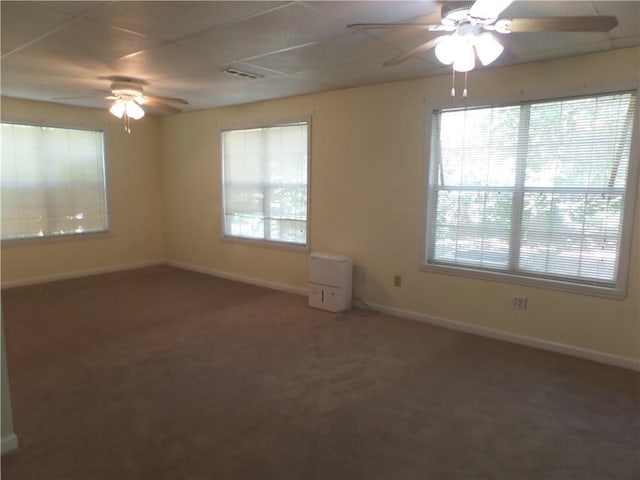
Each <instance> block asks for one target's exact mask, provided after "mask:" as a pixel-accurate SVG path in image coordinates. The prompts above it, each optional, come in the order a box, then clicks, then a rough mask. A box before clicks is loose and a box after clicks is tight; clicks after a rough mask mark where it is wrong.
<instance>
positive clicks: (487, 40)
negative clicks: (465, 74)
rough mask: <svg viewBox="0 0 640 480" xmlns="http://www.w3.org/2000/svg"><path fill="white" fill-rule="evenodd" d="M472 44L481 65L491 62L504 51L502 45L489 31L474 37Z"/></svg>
mask: <svg viewBox="0 0 640 480" xmlns="http://www.w3.org/2000/svg"><path fill="white" fill-rule="evenodd" d="M473 44H474V46H475V47H476V52H477V54H478V58H479V59H480V61H481V62H482V65H489V64H490V63H493V62H494V61H495V60H496V59H497V58H498V57H499V56H500V55H501V54H502V52H503V51H504V47H503V46H502V45H501V44H500V42H498V40H496V39H495V38H494V36H493V35H491V34H490V33H489V32H485V33H481V34H480V35H478V36H477V37H475V39H474V41H473Z"/></svg>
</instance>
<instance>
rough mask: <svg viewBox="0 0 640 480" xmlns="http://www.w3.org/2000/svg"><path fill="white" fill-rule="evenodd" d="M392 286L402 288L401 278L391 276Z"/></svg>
mask: <svg viewBox="0 0 640 480" xmlns="http://www.w3.org/2000/svg"><path fill="white" fill-rule="evenodd" d="M393 286H394V287H401V286H402V277H401V276H400V275H394V276H393Z"/></svg>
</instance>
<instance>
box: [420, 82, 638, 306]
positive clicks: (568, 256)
mask: <svg viewBox="0 0 640 480" xmlns="http://www.w3.org/2000/svg"><path fill="white" fill-rule="evenodd" d="M635 106H636V95H635V93H630V92H627V93H619V94H618V93H616V94H607V95H598V96H591V97H581V98H569V99H563V100H554V101H540V102H530V103H523V104H518V105H511V106H501V107H483V108H469V109H457V110H453V109H452V110H438V111H435V112H434V113H433V118H432V131H431V163H430V173H429V196H428V203H429V211H428V214H427V235H426V246H425V264H424V267H425V269H434V270H439V271H444V272H450V273H461V274H471V275H474V274H477V273H478V272H483V273H482V274H481V275H480V276H485V277H486V276H489V277H492V276H493V278H497V279H509V280H515V281H520V282H522V281H524V282H525V283H532V284H542V285H547V286H551V285H553V286H556V287H560V288H568V289H570V290H576V291H583V292H590V293H595V294H602V295H612V296H621V295H623V294H624V282H625V278H623V277H626V274H624V275H623V273H625V272H623V270H624V266H625V265H626V262H627V261H628V250H629V242H630V240H629V241H627V242H625V241H624V240H625V239H630V234H631V230H632V226H631V224H630V223H631V221H632V218H633V216H632V215H631V214H629V213H625V208H626V209H627V210H630V209H632V208H633V200H634V195H633V194H632V191H633V190H634V189H635V181H636V179H635V178H634V177H635V176H632V175H630V172H629V170H630V166H631V165H630V158H631V153H630V152H631V136H632V132H633V122H634V118H635ZM634 171H635V170H634ZM627 199H629V202H627ZM627 203H629V205H627ZM625 219H627V221H626V222H625V221H624V220H625ZM625 244H626V245H627V246H626V247H625ZM576 286H579V287H578V288H576Z"/></svg>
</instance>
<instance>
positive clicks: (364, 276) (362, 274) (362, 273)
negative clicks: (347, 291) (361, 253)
mask: <svg viewBox="0 0 640 480" xmlns="http://www.w3.org/2000/svg"><path fill="white" fill-rule="evenodd" d="M367 277H368V275H367V269H366V268H364V267H360V283H361V284H362V285H366V284H367Z"/></svg>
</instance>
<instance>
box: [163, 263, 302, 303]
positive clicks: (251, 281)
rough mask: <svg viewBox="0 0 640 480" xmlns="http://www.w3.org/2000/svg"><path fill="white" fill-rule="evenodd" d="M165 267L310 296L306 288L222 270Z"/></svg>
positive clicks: (192, 266) (181, 265)
mask: <svg viewBox="0 0 640 480" xmlns="http://www.w3.org/2000/svg"><path fill="white" fill-rule="evenodd" d="M165 265H169V266H171V267H176V268H182V269H184V270H191V271H192V272H198V273H206V274H207V275H212V276H214V277H220V278H226V279H227V280H234V281H236V282H242V283H248V284H249V285H255V286H257V287H265V288H270V289H272V290H279V291H281V292H287V293H294V294H296V295H307V294H308V291H307V289H306V288H300V287H293V286H291V285H287V284H284V283H276V282H269V281H267V280H261V279H259V278H253V277H245V276H243V275H236V274H235V273H229V272H224V271H222V270H214V269H212V268H206V267H199V266H196V265H191V264H189V263H183V262H174V261H169V262H165Z"/></svg>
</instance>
